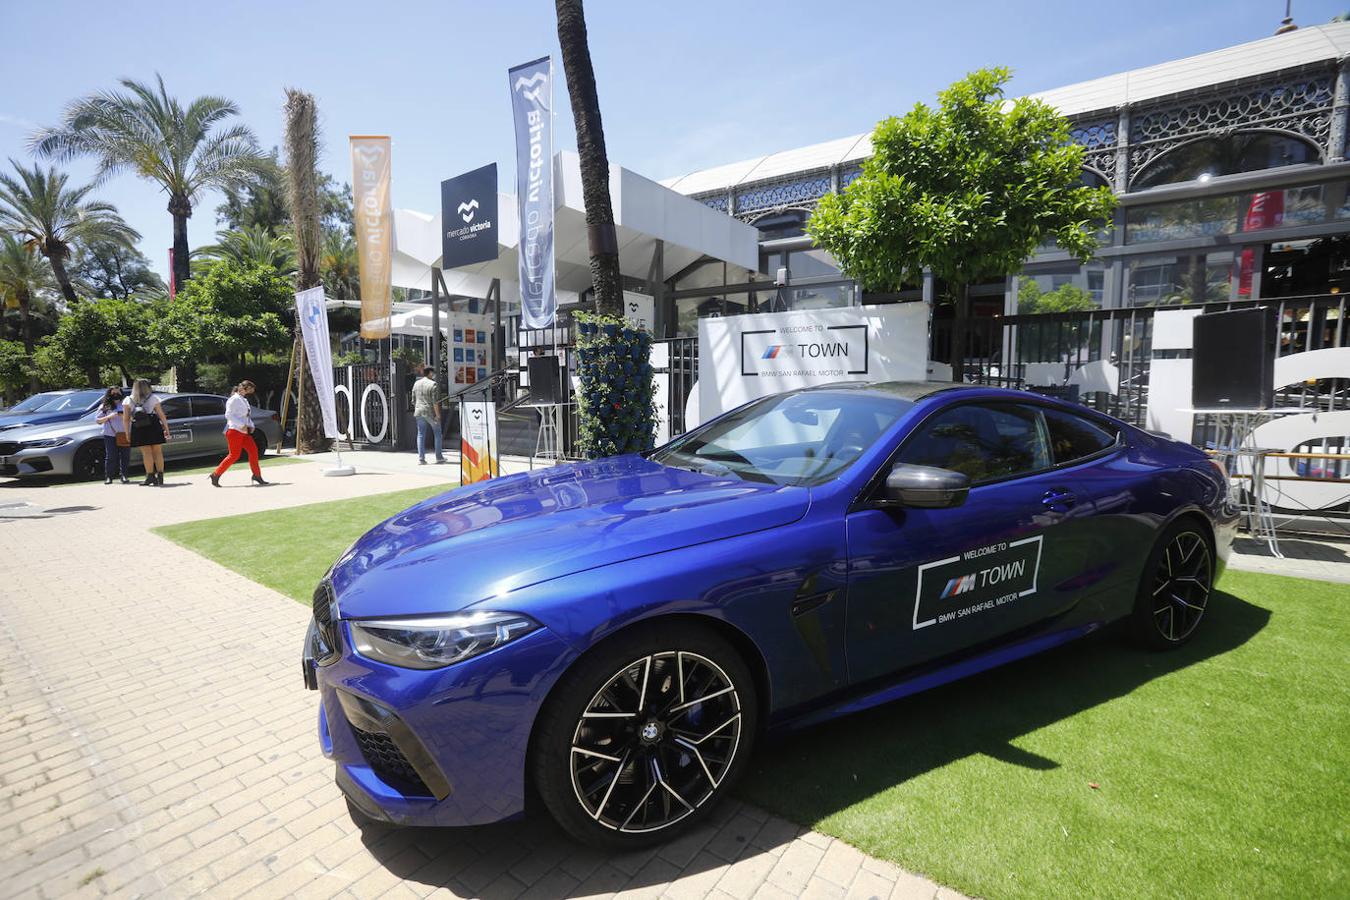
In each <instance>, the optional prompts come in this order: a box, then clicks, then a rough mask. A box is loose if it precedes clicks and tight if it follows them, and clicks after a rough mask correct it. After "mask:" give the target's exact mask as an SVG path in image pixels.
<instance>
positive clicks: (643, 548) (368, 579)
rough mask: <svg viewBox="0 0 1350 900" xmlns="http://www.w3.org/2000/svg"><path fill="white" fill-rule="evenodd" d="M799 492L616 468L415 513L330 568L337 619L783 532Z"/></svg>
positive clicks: (544, 476) (410, 609)
mask: <svg viewBox="0 0 1350 900" xmlns="http://www.w3.org/2000/svg"><path fill="white" fill-rule="evenodd" d="M809 504H810V491H809V490H808V489H806V488H800V487H785V486H781V485H774V484H759V483H751V482H747V481H741V480H739V479H736V478H731V477H717V476H712V475H704V474H700V473H696V472H690V471H686V470H684V469H674V468H670V467H668V466H662V465H658V464H657V463H654V462H651V461H649V460H647V459H644V458H642V457H640V456H622V457H615V458H612V459H606V460H598V461H595V462H588V463H575V464H569V465H563V466H557V467H554V468H550V469H545V470H542V471H538V472H530V473H523V474H519V475H509V476H506V477H504V478H498V479H494V480H492V481H487V482H481V483H480V484H477V485H470V486H467V487H463V488H459V489H457V490H453V491H450V492H449V493H446V494H442V495H440V496H439V497H434V498H432V499H430V500H426V501H423V502H422V503H419V504H418V505H416V506H414V507H412V508H411V509H408V510H405V511H404V512H402V513H399V514H398V515H396V516H394V517H393V518H391V519H389V520H388V521H386V522H384V523H382V524H380V525H378V526H376V527H375V528H373V529H371V530H370V531H369V532H367V533H366V534H365V536H363V537H362V538H361V539H360V540H358V541H357V542H356V543H355V544H353V545H352V547H351V548H350V549H349V550H348V551H347V552H346V553H344V554H343V556H342V558H341V559H340V560H338V562H337V564H336V565H335V566H334V567H333V571H332V579H333V589H334V592H335V594H336V596H337V601H338V606H339V609H340V611H341V615H342V617H343V618H366V617H370V616H385V615H415V614H424V613H443V612H453V611H455V610H458V609H462V608H464V607H466V606H469V605H470V604H473V603H477V602H479V601H481V600H485V599H487V598H490V597H497V596H501V595H503V594H507V593H509V592H511V591H513V590H517V589H519V588H522V587H525V586H527V585H530V584H535V583H538V582H541V581H547V580H549V579H553V578H558V577H560V576H563V575H569V574H572V573H575V572H580V571H584V570H586V569H593V568H596V567H598V566H604V565H609V564H611V563H616V562H621V561H623V560H628V559H634V558H636V557H640V556H647V555H650V554H653V553H663V552H666V551H669V550H677V549H679V548H681V547H688V546H691V545H693V544H699V543H705V542H708V541H717V540H722V539H725V538H730V537H735V536H736V535H740V534H747V533H749V532H752V531H761V530H764V529H767V528H775V527H778V526H781V525H786V524H788V523H790V522H794V521H796V520H797V519H799V518H801V517H802V516H803V515H804V514H805V513H806V509H807V507H808V505H809Z"/></svg>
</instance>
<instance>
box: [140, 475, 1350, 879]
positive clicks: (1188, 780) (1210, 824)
mask: <svg viewBox="0 0 1350 900" xmlns="http://www.w3.org/2000/svg"><path fill="white" fill-rule="evenodd" d="M444 489H445V488H444V486H436V487H426V488H418V489H414V490H411V491H401V492H398V493H392V494H380V495H376V496H372V497H362V498H355V499H352V500H339V501H334V502H330V503H321V504H314V505H311V506H302V507H296V508H293V509H286V510H274V511H269V512H260V513H252V514H249V515H244V516H234V517H230V518H224V519H210V520H206V521H202V522H191V523H188V524H184V525H173V526H167V527H163V528H158V529H156V531H157V532H159V533H160V534H162V535H164V536H166V537H168V538H169V539H171V540H174V541H176V542H178V543H180V544H182V545H184V546H186V547H189V548H191V549H193V550H196V551H197V552H199V553H202V554H203V555H205V556H207V557H209V558H211V559H214V560H216V561H217V562H220V563H221V564H222V565H225V566H227V567H229V568H232V569H234V570H235V571H237V572H240V573H241V574H243V575H245V576H247V577H249V578H252V579H253V580H255V581H258V582H261V583H262V584H265V585H268V586H269V587H273V588H275V589H277V590H278V591H280V592H282V593H284V594H286V595H288V596H290V597H293V598H295V599H296V600H298V601H300V602H302V603H308V602H309V598H310V594H311V592H312V591H313V589H314V585H315V583H316V582H317V581H318V579H319V578H320V577H321V576H322V575H323V573H324V571H325V570H326V569H327V567H328V566H329V565H330V564H331V563H332V561H333V560H334V559H335V558H336V557H337V556H338V554H340V553H341V552H342V551H343V549H345V548H346V546H347V545H348V544H349V543H350V542H351V541H352V540H353V539H354V538H356V537H357V536H358V535H360V534H361V533H362V532H364V531H365V530H366V529H368V528H370V527H371V526H373V525H375V524H376V523H378V522H380V521H382V520H383V519H385V518H387V517H388V516H390V515H393V514H394V513H396V512H398V511H399V510H401V509H403V508H404V507H406V506H409V505H411V504H412V503H414V502H416V501H418V500H421V499H423V498H425V497H428V496H431V495H434V494H436V493H438V492H440V491H442V490H444ZM301 537H303V539H300V538H301ZM1220 588H1221V590H1220V591H1219V592H1216V594H1215V595H1214V597H1213V598H1212V600H1211V605H1210V609H1209V613H1208V617H1207V619H1206V621H1205V622H1204V623H1203V624H1202V626H1201V628H1200V631H1199V632H1198V633H1197V635H1196V637H1195V639H1194V640H1193V641H1192V642H1191V643H1189V644H1188V645H1186V646H1185V647H1183V648H1181V649H1180V650H1177V651H1173V652H1170V653H1150V652H1146V651H1142V650H1137V649H1135V648H1133V647H1132V646H1131V645H1129V644H1128V643H1126V642H1124V641H1123V640H1121V639H1120V638H1119V637H1118V636H1117V635H1114V634H1103V635H1098V636H1096V637H1093V638H1089V639H1086V640H1083V641H1079V642H1077V643H1075V644H1071V645H1068V646H1066V647H1063V648H1060V649H1058V650H1055V651H1051V652H1049V653H1046V654H1042V655H1041V656H1038V657H1035V658H1032V659H1029V660H1024V661H1022V662H1019V663H1015V664H1012V665H1009V666H1005V667H1003V668H1001V669H997V670H994V671H993V672H989V673H986V674H984V675H981V676H977V677H975V678H972V679H968V680H966V681H963V682H958V683H956V684H952V685H948V686H946V687H943V688H939V689H937V690H934V691H930V692H928V693H926V694H921V695H918V696H916V697H911V698H908V699H906V700H902V701H899V702H896V703H892V704H889V705H887V706H884V707H881V708H878V709H876V710H872V711H870V712H866V713H862V714H859V715H855V716H851V717H847V718H844V719H840V720H838V721H836V722H832V723H829V724H827V725H823V726H820V727H817V728H815V729H812V730H810V731H807V732H804V733H802V734H800V735H798V736H795V737H791V738H787V739H777V740H775V741H774V742H773V743H772V744H770V745H761V746H760V748H759V750H758V752H757V754H756V756H755V757H754V758H753V760H752V763H751V772H750V773H749V777H748V778H747V779H746V781H745V782H744V783H743V785H742V787H741V788H740V793H741V794H742V795H743V796H745V797H746V798H747V799H750V800H752V801H753V802H755V803H757V804H759V805H760V806H762V807H764V808H766V809H769V810H772V811H774V812H777V813H779V814H780V815H783V816H785V817H787V818H789V819H793V820H795V821H797V822H799V823H801V824H803V825H808V826H811V827H813V828H815V829H817V830H819V831H822V832H825V833H827V834H831V835H834V836H836V837H838V838H840V839H842V840H844V841H847V842H848V843H850V844H853V845H854V846H856V847H858V848H860V849H862V850H863V851H865V852H867V853H869V854H872V855H874V856H878V857H881V858H884V859H889V860H891V861H893V862H895V863H897V864H898V865H900V866H902V867H904V868H906V869H910V870H912V871H918V872H922V873H924V874H926V875H928V876H929V877H931V878H933V879H934V880H936V881H938V882H941V883H943V884H946V885H950V886H951V887H953V888H956V889H957V890H960V891H962V892H964V893H967V894H972V895H977V896H982V897H989V898H1004V897H1010V898H1011V897H1028V898H1042V897H1094V898H1097V897H1100V898H1110V897H1120V898H1131V900H1134V898H1138V897H1149V898H1153V897H1186V898H1190V897H1197V898H1199V897H1216V898H1218V897H1225V898H1226V897H1234V896H1240V897H1299V898H1303V897H1330V896H1347V895H1348V894H1350V890H1348V887H1350V824H1348V823H1350V650H1347V647H1348V646H1350V644H1347V640H1346V636H1347V634H1348V633H1350V588H1347V587H1346V586H1345V585H1335V584H1327V583H1323V582H1313V581H1302V580H1298V579H1291V578H1281V577H1277V576H1269V575H1255V574H1249V573H1241V572H1230V573H1229V574H1227V575H1226V576H1225V577H1224V580H1223V581H1222V582H1221V585H1220Z"/></svg>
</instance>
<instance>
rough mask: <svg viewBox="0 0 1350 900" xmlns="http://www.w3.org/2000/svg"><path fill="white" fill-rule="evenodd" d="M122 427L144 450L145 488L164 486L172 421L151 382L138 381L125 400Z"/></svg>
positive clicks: (123, 402) (142, 451) (142, 456)
mask: <svg viewBox="0 0 1350 900" xmlns="http://www.w3.org/2000/svg"><path fill="white" fill-rule="evenodd" d="M122 424H123V426H124V427H125V428H126V432H127V434H129V435H131V446H133V447H140V448H141V462H143V463H145V481H142V482H141V484H142V485H161V486H162V485H163V484H164V444H165V442H166V441H168V440H169V420H168V418H167V417H165V415H164V407H163V406H162V405H161V404H160V402H159V397H158V396H157V395H156V394H155V392H154V391H153V390H152V389H151V387H150V382H148V381H146V380H145V379H144V378H137V379H136V383H135V385H133V386H132V388H131V396H129V397H127V399H126V400H124V401H122Z"/></svg>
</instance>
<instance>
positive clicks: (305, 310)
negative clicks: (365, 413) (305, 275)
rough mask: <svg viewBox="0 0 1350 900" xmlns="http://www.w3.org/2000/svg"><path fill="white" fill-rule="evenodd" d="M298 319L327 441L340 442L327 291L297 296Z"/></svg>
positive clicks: (314, 290)
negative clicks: (324, 295) (329, 340)
mask: <svg viewBox="0 0 1350 900" xmlns="http://www.w3.org/2000/svg"><path fill="white" fill-rule="evenodd" d="M295 317H296V321H297V322H299V323H300V335H301V339H302V340H303V341H304V342H305V358H306V359H308V360H309V373H310V375H312V376H313V378H314V390H315V391H316V392H317V393H318V395H319V408H320V409H321V410H323V433H324V436H325V437H328V438H337V437H338V427H337V403H336V402H335V400H334V394H333V348H332V345H331V344H330V343H329V342H328V310H327V308H325V306H324V297H323V288H322V287H313V288H310V289H309V290H307V291H300V292H299V293H298V294H296V295H295Z"/></svg>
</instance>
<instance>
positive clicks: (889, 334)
mask: <svg viewBox="0 0 1350 900" xmlns="http://www.w3.org/2000/svg"><path fill="white" fill-rule="evenodd" d="M927 367H928V305H927V304H925V303H895V304H888V305H885V306H853V307H845V308H841V309H812V310H800V311H794V312H782V313H755V314H750V315H744V316H728V317H725V318H720V319H717V318H707V319H700V320H699V323H698V413H697V414H698V418H699V421H701V422H706V421H708V420H709V419H712V418H713V417H715V416H719V415H721V414H722V413H724V412H726V411H727V410H730V409H735V408H736V407H738V406H740V405H742V404H743V403H747V402H749V401H750V400H754V399H756V398H758V397H765V396H768V395H769V394H777V393H780V392H782V391H789V390H793V389H795V388H801V387H810V386H812V385H821V384H830V383H833V382H839V381H924V380H926V378H927V374H928V373H927ZM691 410H692V408H691ZM693 424H694V423H689V427H693Z"/></svg>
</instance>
